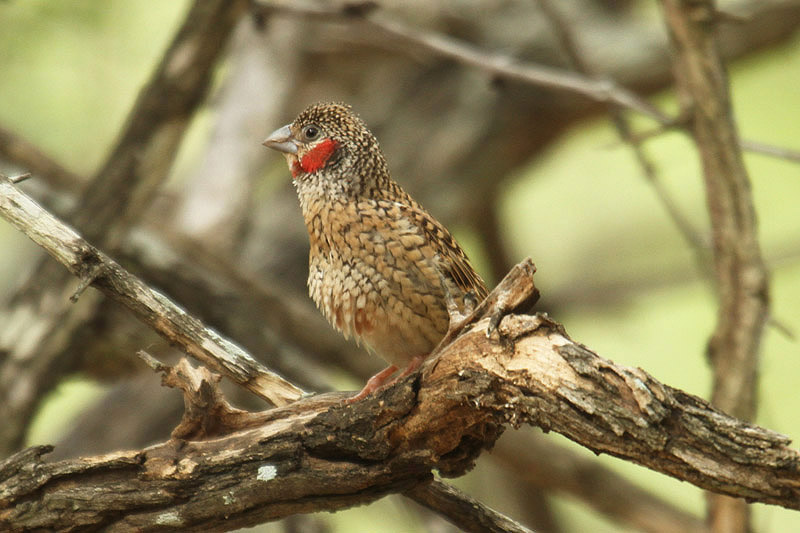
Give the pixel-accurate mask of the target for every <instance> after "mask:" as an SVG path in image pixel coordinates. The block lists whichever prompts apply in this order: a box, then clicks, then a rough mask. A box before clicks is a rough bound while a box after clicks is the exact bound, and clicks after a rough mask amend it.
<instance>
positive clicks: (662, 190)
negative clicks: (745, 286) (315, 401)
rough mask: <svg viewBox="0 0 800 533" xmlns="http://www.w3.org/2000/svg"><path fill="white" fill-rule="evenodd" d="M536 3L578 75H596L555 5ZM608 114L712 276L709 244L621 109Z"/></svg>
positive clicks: (545, 0) (698, 263)
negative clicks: (659, 172) (668, 184)
mask: <svg viewBox="0 0 800 533" xmlns="http://www.w3.org/2000/svg"><path fill="white" fill-rule="evenodd" d="M538 2H539V5H540V7H541V9H542V12H543V13H544V14H545V16H546V17H547V18H548V20H549V21H550V25H551V27H552V28H553V30H554V32H555V34H556V37H557V38H558V41H559V44H560V46H561V48H562V49H563V51H564V53H565V54H566V55H567V57H568V58H569V60H570V62H571V63H572V65H573V66H574V68H575V69H576V70H577V71H578V72H580V73H581V74H584V75H586V76H588V77H592V78H594V77H596V75H595V73H594V72H593V70H592V68H591V65H589V63H588V62H587V61H586V60H585V59H584V57H583V54H582V53H581V51H580V46H579V44H578V42H577V39H576V37H575V35H574V34H573V32H572V29H571V28H570V26H569V24H568V23H567V21H566V20H565V19H564V17H563V16H562V15H561V13H560V11H559V10H558V8H556V7H555V6H554V5H553V4H552V2H550V0H538ZM609 113H611V118H612V122H613V124H614V126H615V128H616V130H617V134H618V135H619V138H620V140H621V141H622V142H623V143H625V144H627V145H628V146H630V148H631V149H632V150H633V153H634V156H635V158H636V161H637V163H638V164H639V168H640V169H641V171H642V174H643V175H644V177H645V178H646V179H647V182H648V183H649V184H650V185H651V186H652V187H653V191H654V192H655V193H656V197H657V198H658V200H659V201H660V202H661V205H662V206H664V209H665V210H666V212H667V215H668V216H669V217H670V219H671V220H672V223H673V224H674V225H675V227H676V228H678V232H679V233H680V234H681V235H682V236H683V238H684V240H685V241H686V242H687V244H688V245H689V247H690V248H691V249H692V251H693V252H694V254H693V255H694V258H695V264H696V266H697V269H698V271H699V272H700V273H701V274H703V275H704V276H705V277H710V276H711V275H712V272H711V266H710V262H711V261H710V256H709V252H708V245H707V243H706V242H705V239H703V238H702V237H701V236H700V234H699V233H698V232H697V230H695V229H694V228H693V227H692V224H691V222H689V219H688V217H686V216H685V215H684V214H683V213H682V212H681V210H680V208H679V207H678V203H677V202H676V201H675V200H674V199H673V198H672V196H671V195H670V194H669V191H667V189H666V187H664V184H663V183H662V181H661V179H660V177H659V175H658V172H657V171H656V168H655V165H653V163H652V161H651V160H650V158H649V157H648V156H647V154H645V152H644V149H643V147H642V143H641V142H640V141H638V140H637V139H636V138H635V136H634V135H633V132H632V131H631V126H630V123H629V122H628V120H627V119H626V118H625V115H623V113H622V109H620V108H619V107H613V106H612V107H611V108H610V109H609Z"/></svg>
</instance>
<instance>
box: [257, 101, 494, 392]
mask: <svg viewBox="0 0 800 533" xmlns="http://www.w3.org/2000/svg"><path fill="white" fill-rule="evenodd" d="M264 145H265V146H268V147H269V148H272V149H274V150H277V151H279V152H282V153H283V154H284V155H285V156H286V161H287V163H288V164H289V170H291V172H292V177H293V180H292V181H293V183H294V185H295V188H296V189H297V196H298V197H299V199H300V208H301V209H302V212H303V218H304V219H305V223H306V228H307V229H308V237H309V243H310V251H309V261H308V266H309V273H308V290H309V293H310V294H311V298H312V299H313V300H314V302H315V303H316V304H317V307H319V309H320V310H321V311H322V313H323V314H324V315H325V318H327V319H328V321H329V322H330V323H331V324H332V325H333V327H335V328H336V329H337V330H339V331H340V332H342V334H344V336H345V337H346V338H349V337H355V339H356V340H357V341H359V342H361V343H363V344H365V345H366V346H367V347H368V348H369V349H371V350H372V351H374V352H375V353H377V354H378V355H380V356H381V357H382V358H383V359H385V360H386V361H387V362H388V363H389V365H390V366H389V367H388V368H386V369H385V370H383V371H381V372H379V373H378V374H376V375H375V376H373V377H372V378H370V380H369V381H368V382H367V384H366V386H365V387H364V388H363V390H362V391H361V392H360V393H358V394H357V395H356V396H354V397H352V398H350V399H349V401H355V400H358V399H361V398H363V397H365V396H367V395H368V394H370V393H371V392H372V391H374V390H375V389H377V388H378V387H380V386H382V385H384V384H387V383H390V382H393V381H395V380H396V379H398V378H400V377H403V376H406V375H408V374H409V373H411V372H413V371H414V370H416V369H417V368H418V367H419V365H420V364H421V362H422V361H423V360H424V358H425V357H426V356H428V355H429V354H430V353H431V351H432V350H433V349H434V348H435V347H436V345H437V344H438V343H439V341H440V340H441V339H442V338H443V337H444V335H445V334H446V333H447V331H448V327H449V326H450V324H451V320H458V318H459V317H461V316H462V315H464V314H466V313H467V312H468V311H469V309H470V308H471V307H472V306H474V304H475V302H477V301H480V300H482V299H483V298H484V297H485V296H486V285H485V284H484V282H483V280H482V279H481V277H480V276H479V275H478V274H477V273H476V272H475V270H474V269H473V268H472V266H471V265H470V263H469V259H467V256H466V254H465V253H464V251H463V250H462V249H461V247H460V246H459V245H458V243H457V242H456V241H455V239H454V238H453V236H452V235H450V232H448V231H447V229H445V227H444V226H442V224H440V223H439V222H438V221H437V220H436V219H435V218H433V217H432V216H431V215H430V214H429V213H428V212H427V211H425V209H423V208H422V206H420V205H419V204H418V203H417V202H416V201H415V200H414V199H413V198H411V197H410V196H409V195H408V193H406V192H405V191H404V190H403V189H402V188H401V187H400V185H398V184H397V183H396V182H395V181H394V180H393V179H392V178H391V176H390V174H389V169H388V167H387V165H386V160H385V158H384V156H383V153H382V152H381V149H380V147H379V146H378V141H377V140H376V139H375V136H374V135H373V134H372V133H371V132H370V131H369V130H368V129H367V126H366V125H365V124H364V122H363V121H362V120H361V119H360V118H359V117H358V116H357V115H356V114H355V113H353V111H352V110H351V108H350V107H349V106H346V105H342V104H315V105H312V106H310V107H308V108H307V109H306V110H305V111H303V112H302V113H300V115H299V116H298V117H297V118H296V119H295V120H294V122H292V123H291V124H289V125H286V126H284V127H282V128H279V129H277V130H275V131H274V132H273V133H272V134H271V135H270V136H269V137H267V139H266V140H265V141H264ZM401 370H402V371H401ZM396 374H397V376H396V377H395V378H394V379H392V377H393V376H395V375H396Z"/></svg>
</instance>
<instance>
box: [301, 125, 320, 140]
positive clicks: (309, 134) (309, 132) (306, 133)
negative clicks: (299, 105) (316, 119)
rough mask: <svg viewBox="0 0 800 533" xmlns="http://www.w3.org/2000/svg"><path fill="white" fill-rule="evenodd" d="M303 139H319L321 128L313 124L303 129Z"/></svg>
mask: <svg viewBox="0 0 800 533" xmlns="http://www.w3.org/2000/svg"><path fill="white" fill-rule="evenodd" d="M303 137H305V138H306V140H309V141H313V140H314V139H316V138H317V137H319V128H318V127H316V126H314V125H313V124H311V125H308V126H306V127H305V128H303Z"/></svg>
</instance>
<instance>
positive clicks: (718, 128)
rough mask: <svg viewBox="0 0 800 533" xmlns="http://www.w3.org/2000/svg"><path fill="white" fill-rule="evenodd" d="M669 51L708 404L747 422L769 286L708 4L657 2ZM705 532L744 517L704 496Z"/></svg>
mask: <svg viewBox="0 0 800 533" xmlns="http://www.w3.org/2000/svg"><path fill="white" fill-rule="evenodd" d="M663 5H664V13H665V19H666V22H667V25H668V27H669V31H670V38H671V42H672V45H673V48H674V50H675V78H676V81H677V84H678V90H679V94H680V96H681V104H682V107H683V109H684V110H685V114H686V116H687V117H689V129H690V131H691V132H692V135H693V136H694V140H695V143H696V144H697V149H698V151H699V153H700V159H701V161H702V164H703V176H704V179H705V185H706V202H707V204H708V212H709V214H710V218H711V229H712V240H713V254H714V267H715V281H716V288H717V296H718V300H719V306H718V309H717V325H716V328H715V329H714V333H713V335H712V337H711V340H710V341H709V344H708V355H709V358H710V360H711V364H712V367H713V371H714V384H713V391H712V396H711V399H712V402H713V403H714V405H717V406H718V407H719V408H720V409H723V410H725V411H727V412H729V413H731V414H733V415H734V416H737V417H739V418H742V419H745V420H750V419H752V418H753V417H754V415H755V412H756V389H757V373H758V354H759V348H760V345H761V336H762V334H763V331H764V325H765V323H766V321H767V318H768V309H769V281H768V274H767V269H766V267H765V265H764V261H763V259H762V257H761V251H760V247H759V243H758V235H757V231H756V217H755V209H754V208H753V198H752V195H751V192H750V179H749V177H748V175H747V169H746V168H745V165H744V159H743V157H742V152H741V150H740V144H739V135H738V132H737V130H736V126H735V120H734V117H733V111H732V109H731V103H730V95H729V93H728V79H727V73H726V71H725V67H724V65H723V64H722V60H721V57H720V54H719V51H718V45H717V40H716V35H715V27H716V24H717V22H718V21H717V12H716V6H715V3H714V2H713V1H696V2H691V3H687V2H681V1H677V0H664V1H663ZM709 503H710V505H709V516H710V522H711V526H712V531H719V532H722V531H725V532H730V531H741V532H742V533H744V532H746V531H749V530H750V525H749V523H748V522H749V520H748V509H747V507H746V506H745V505H744V504H743V503H742V502H738V501H731V500H729V499H726V498H720V497H718V496H715V495H711V496H710V498H709Z"/></svg>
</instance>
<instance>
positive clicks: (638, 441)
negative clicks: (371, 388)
mask: <svg viewBox="0 0 800 533" xmlns="http://www.w3.org/2000/svg"><path fill="white" fill-rule="evenodd" d="M520 266H521V267H520V268H517V269H515V270H514V271H513V272H514V274H513V275H509V276H507V277H506V279H505V280H504V281H503V282H502V283H501V284H500V286H499V288H500V290H501V291H502V292H504V293H506V294H509V295H513V296H514V297H513V298H507V299H506V301H520V302H521V301H525V300H526V299H527V298H528V297H530V296H531V294H532V293H530V292H529V293H527V294H525V292H524V291H520V290H515V287H520V286H525V287H527V288H528V290H531V289H532V288H533V285H532V283H531V280H530V275H531V274H530V273H531V272H532V270H533V269H532V268H531V267H532V265H531V264H530V262H529V261H528V262H526V263H523V264H522V265H520ZM498 310H499V309H490V310H488V311H489V315H492V314H493V312H496V311H498ZM490 320H491V319H490V318H489V317H486V318H484V319H482V320H481V321H479V322H478V323H476V324H475V325H474V326H473V327H472V328H471V329H469V330H468V331H467V332H465V333H464V334H463V335H462V336H460V337H458V338H457V339H456V340H455V341H454V342H453V343H452V344H450V345H449V346H447V347H446V348H445V349H444V350H443V351H442V352H441V353H440V355H439V356H438V357H437V358H435V359H433V360H429V361H427V362H426V363H425V364H424V366H423V369H422V372H421V373H420V374H416V375H413V376H409V377H408V378H406V379H405V380H403V381H401V382H399V383H397V384H396V385H394V386H392V387H390V388H388V389H385V390H382V391H379V392H378V393H377V394H376V395H374V396H372V397H368V398H367V399H365V400H363V401H361V402H357V403H355V404H348V405H345V404H343V403H342V400H343V399H344V398H345V397H346V396H345V395H344V394H342V393H330V394H325V395H320V396H314V397H309V398H303V399H301V400H298V401H297V402H295V403H293V404H291V405H288V406H285V407H281V408H277V409H272V410H270V411H266V412H261V413H246V412H242V411H238V410H237V411H235V412H232V411H231V410H230V409H229V408H224V406H223V408H221V409H218V408H217V406H215V405H210V406H209V409H208V410H207V413H211V414H213V413H220V414H219V415H218V416H221V417H228V419H227V423H225V424H216V423H214V421H213V419H208V418H207V417H205V415H204V414H202V413H200V415H201V416H203V423H202V424H199V425H198V424H192V423H184V424H182V426H183V427H184V428H200V429H201V431H200V432H199V433H198V432H197V431H192V430H190V431H187V432H184V433H182V436H183V440H170V441H167V442H164V443H161V444H157V445H155V446H151V447H149V448H145V449H143V450H136V451H130V452H119V453H115V454H107V455H103V456H98V457H85V458H82V459H77V460H68V461H60V462H48V461H46V460H45V459H44V457H43V455H44V454H45V453H47V451H48V448H47V447H38V448H34V449H31V450H27V451H25V452H21V453H20V454H18V455H16V456H14V457H12V458H10V459H9V460H8V461H6V462H5V463H4V464H2V465H0V526H4V527H8V528H10V529H13V530H19V531H27V530H30V529H33V528H42V529H59V528H62V527H65V525H66V524H69V525H70V527H73V528H76V527H81V526H87V527H88V526H89V525H91V526H92V527H94V528H106V529H109V530H113V531H152V530H156V529H158V528H161V529H159V530H161V531H163V530H182V531H200V530H216V531H223V530H229V529H234V528H240V527H246V526H252V525H255V524H258V523H261V522H264V521H268V520H275V519H278V518H282V517H285V516H289V515H291V514H295V513H306V512H312V511H322V510H328V511H332V510H337V509H342V508H345V507H350V506H353V505H359V504H364V503H368V502H371V501H374V500H375V499H377V498H380V497H382V496H383V495H385V494H388V493H397V492H402V493H405V492H407V491H409V490H410V489H412V488H413V487H416V486H418V485H419V484H420V483H427V482H429V481H430V479H431V471H432V470H433V469H438V470H439V472H440V473H442V475H445V476H459V475H462V474H463V473H465V472H466V471H467V470H469V469H470V468H471V467H472V465H473V464H474V462H475V460H476V459H477V457H478V456H479V454H480V453H481V452H482V450H483V449H485V448H487V447H490V446H491V445H492V444H493V443H494V442H495V440H496V439H497V438H498V437H499V435H500V434H501V433H502V432H503V431H504V429H505V428H506V427H508V426H509V425H511V426H513V427H517V426H519V425H521V424H531V425H535V426H539V427H541V428H543V429H545V430H554V431H558V432H559V433H562V434H563V435H565V436H567V437H568V438H570V439H572V440H574V441H576V442H578V443H580V444H582V445H584V446H586V447H588V448H590V449H592V450H593V451H595V452H597V453H601V452H604V453H609V454H613V455H615V456H617V457H620V458H623V459H627V460H629V461H633V462H636V463H639V464H641V465H643V466H646V467H648V468H651V469H654V470H656V471H658V472H662V473H664V474H667V475H670V476H673V477H676V478H678V479H682V480H685V481H689V482H690V483H693V484H695V485H697V486H700V487H702V488H706V489H710V490H715V491H719V492H721V493H724V494H728V495H731V496H737V497H741V498H747V499H748V500H750V501H758V502H764V503H772V504H776V505H782V506H785V507H788V508H792V509H798V508H800V453H798V451H797V450H794V449H791V448H790V447H789V439H787V438H786V437H784V436H781V435H778V434H777V433H774V432H772V431H769V430H766V429H762V428H759V427H757V426H754V425H751V424H749V423H747V422H744V421H741V420H737V419H735V418H732V417H730V416H727V415H725V414H723V413H721V412H720V411H718V410H716V409H715V408H714V407H713V406H711V405H710V404H709V403H707V402H705V401H704V400H702V399H700V398H697V397H695V396H692V395H689V394H686V393H685V392H682V391H680V390H677V389H673V388H671V387H669V386H666V385H664V384H661V383H659V382H658V381H656V380H655V379H653V378H652V377H651V376H649V375H648V374H647V373H646V372H644V371H642V370H640V369H633V368H628V367H624V366H622V365H616V364H614V363H613V362H611V361H608V360H606V359H603V358H601V357H599V356H598V355H596V354H594V353H593V352H591V351H590V350H588V349H587V348H586V347H584V346H582V345H580V344H578V343H575V342H573V341H572V340H571V339H569V337H567V336H566V334H565V333H564V331H563V328H562V327H561V326H560V325H559V324H557V323H555V322H553V321H551V320H550V319H548V318H546V317H544V316H541V315H537V316H529V315H520V314H510V315H507V316H505V318H504V319H503V320H501V322H500V324H499V326H498V330H497V333H496V334H493V335H492V336H491V337H488V336H487V334H486V331H487V327H488V326H489V322H490ZM192 381H193V382H196V383H198V385H197V390H198V393H199V394H200V395H201V396H202V397H203V398H211V399H213V398H220V396H219V394H218V393H215V392H214V391H212V390H208V388H209V387H210V388H213V387H215V386H216V385H215V383H214V382H215V380H214V379H213V378H210V379H202V380H192ZM204 389H205V392H203V390H204ZM203 401H205V400H203ZM234 421H235V422H234ZM220 427H223V428H227V432H225V433H224V434H218V433H213V434H208V433H206V429H207V428H220ZM235 427H238V428H240V429H238V430H235V429H233V428H235ZM204 428H206V429H204ZM208 436H211V437H212V438H210V439H206V438H205V437H208ZM199 438H202V439H203V440H198V439H199ZM120 494H124V495H125V497H124V498H120V496H119V495H120ZM21 502H24V505H22V504H20V503H21ZM67 502H69V505H68V506H66V507H65V505H66V503H67ZM65 509H69V510H68V511H65Z"/></svg>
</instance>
